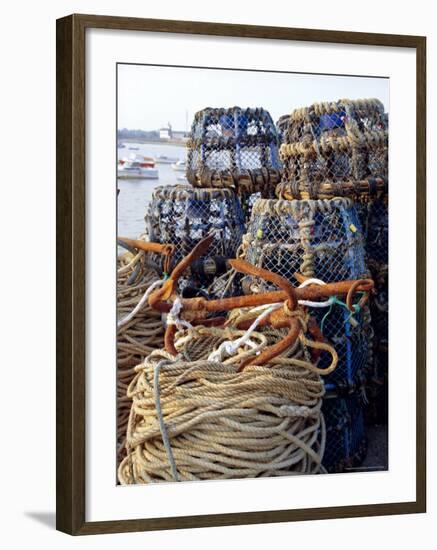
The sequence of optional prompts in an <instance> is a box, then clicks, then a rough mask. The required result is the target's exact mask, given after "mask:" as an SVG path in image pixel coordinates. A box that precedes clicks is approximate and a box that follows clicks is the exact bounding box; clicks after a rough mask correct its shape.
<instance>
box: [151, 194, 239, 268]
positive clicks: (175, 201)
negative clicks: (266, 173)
mask: <svg viewBox="0 0 437 550" xmlns="http://www.w3.org/2000/svg"><path fill="white" fill-rule="evenodd" d="M145 220H146V229H147V232H148V234H149V238H150V240H151V241H152V242H159V243H163V244H165V243H167V244H173V245H175V254H174V256H173V264H172V266H174V265H175V264H176V263H177V262H179V261H180V260H181V259H182V258H183V257H184V256H186V255H187V254H188V253H189V252H191V250H192V249H193V247H194V246H195V245H196V244H197V243H198V242H199V241H200V240H202V239H203V238H204V237H206V236H207V235H209V234H211V233H212V232H214V241H213V243H212V245H211V246H210V248H209V251H208V256H211V257H212V256H220V257H223V258H233V257H234V256H235V254H236V252H237V248H238V246H239V245H240V242H241V238H242V236H243V234H244V231H245V224H244V214H243V211H242V208H241V204H240V201H239V199H238V197H236V196H235V194H234V193H233V192H232V191H231V190H229V189H194V188H192V187H189V186H168V187H158V188H156V189H155V191H154V193H153V197H152V200H151V202H150V205H149V208H148V211H147V214H146V218H145Z"/></svg>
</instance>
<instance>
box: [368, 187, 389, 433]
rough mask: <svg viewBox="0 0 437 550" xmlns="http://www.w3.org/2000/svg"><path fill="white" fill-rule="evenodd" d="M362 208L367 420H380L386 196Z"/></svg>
mask: <svg viewBox="0 0 437 550" xmlns="http://www.w3.org/2000/svg"><path fill="white" fill-rule="evenodd" d="M361 209H362V213H361V218H362V219H363V221H365V223H367V231H366V234H367V238H366V253H367V264H368V266H369V270H370V273H371V276H372V278H373V280H374V282H375V291H374V293H373V294H372V295H371V297H370V311H371V317H372V326H373V332H374V340H373V344H374V345H373V362H372V364H371V365H370V369H369V376H368V381H367V386H366V392H367V396H368V399H369V406H368V408H367V420H368V422H370V423H372V424H382V423H386V422H387V420H388V385H387V383H388V310H389V308H388V197H387V196H386V197H380V198H378V199H376V200H372V201H369V203H368V204H367V205H363V206H361Z"/></svg>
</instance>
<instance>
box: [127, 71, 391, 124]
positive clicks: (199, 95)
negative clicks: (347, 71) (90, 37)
mask: <svg viewBox="0 0 437 550" xmlns="http://www.w3.org/2000/svg"><path fill="white" fill-rule="evenodd" d="M369 97H376V98H378V99H380V100H381V101H382V102H383V104H384V106H385V108H386V111H387V112H388V110H389V80H388V79H383V78H368V77H352V76H331V75H306V74H294V73H285V74H284V73H271V72H253V71H235V70H234V71H232V70H226V69H223V70H222V69H220V70H216V69H203V68H199V69H188V68H185V67H161V66H160V67H151V66H147V65H118V128H130V129H141V130H156V129H158V128H160V127H162V126H167V123H168V122H170V123H171V125H172V127H173V129H174V130H187V129H189V127H190V126H191V121H192V119H193V116H194V113H195V112H196V111H199V110H201V109H203V108H205V107H233V106H236V105H237V106H239V107H243V108H244V107H264V109H267V110H268V111H269V112H270V114H271V116H272V118H273V120H274V121H275V122H276V121H277V120H278V118H279V117H280V116H281V115H283V114H286V113H290V112H291V111H292V110H293V109H296V108H297V107H304V106H308V105H311V104H312V103H314V102H317V101H334V100H337V99H343V98H349V99H357V98H369ZM187 119H188V128H187V127H186V126H187V123H186V120H187Z"/></svg>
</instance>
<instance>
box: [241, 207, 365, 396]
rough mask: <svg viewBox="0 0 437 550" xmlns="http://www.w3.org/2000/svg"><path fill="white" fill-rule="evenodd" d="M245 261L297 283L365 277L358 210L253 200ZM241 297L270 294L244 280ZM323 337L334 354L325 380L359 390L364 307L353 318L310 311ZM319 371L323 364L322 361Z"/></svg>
mask: <svg viewBox="0 0 437 550" xmlns="http://www.w3.org/2000/svg"><path fill="white" fill-rule="evenodd" d="M243 253H244V257H245V259H246V260H247V261H248V262H250V263H252V264H254V265H256V266H258V267H262V268H264V269H267V270H269V271H272V272H273V273H278V274H279V275H281V276H282V277H284V278H286V279H288V280H290V281H292V282H293V283H294V284H296V279H295V277H294V275H295V274H296V273H300V274H302V275H304V276H305V277H315V278H317V279H321V280H322V281H324V282H326V283H330V282H336V281H343V280H351V279H360V278H365V277H367V276H368V272H367V269H366V264H365V254H364V242H363V233H362V229H361V225H360V222H359V219H358V214H357V211H356V209H355V207H354V205H353V203H352V201H351V200H350V199H347V198H338V199H331V200H317V201H313V200H293V201H281V200H265V199H260V200H258V201H256V203H255V204H254V206H253V210H252V217H251V221H250V223H249V226H248V232H247V234H246V235H245V236H244V239H243ZM243 287H244V289H245V292H251V291H255V292H258V291H266V290H271V289H272V287H271V286H269V284H268V283H266V282H265V281H261V280H259V279H255V278H252V277H249V278H246V281H245V284H244V285H243ZM311 313H312V314H313V315H314V316H315V317H316V319H317V321H318V323H319V326H320V327H321V328H322V331H323V334H324V336H325V338H326V339H327V340H328V341H329V342H331V343H332V344H333V345H334V347H335V348H336V351H337V353H338V355H339V364H338V367H337V369H336V370H335V371H334V372H333V373H331V374H330V375H329V376H327V377H326V379H325V381H326V384H327V385H328V388H330V386H329V385H330V384H331V385H333V384H335V386H337V389H342V388H343V387H344V389H345V390H346V391H349V390H350V389H351V386H354V387H355V386H357V385H361V383H362V377H363V375H364V370H365V369H366V367H367V361H368V359H369V347H370V342H371V328H370V324H369V323H370V316H369V312H368V308H363V309H362V310H360V311H357V312H356V313H355V314H354V315H353V317H351V313H350V311H349V310H347V309H346V307H345V306H344V304H342V303H341V302H339V301H338V302H336V303H334V304H332V305H331V307H330V308H323V309H315V310H311ZM321 361H322V365H321V366H322V367H324V365H323V359H322V360H321Z"/></svg>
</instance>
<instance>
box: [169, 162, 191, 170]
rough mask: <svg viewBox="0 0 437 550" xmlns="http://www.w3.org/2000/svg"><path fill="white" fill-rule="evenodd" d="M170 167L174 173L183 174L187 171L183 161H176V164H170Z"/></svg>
mask: <svg viewBox="0 0 437 550" xmlns="http://www.w3.org/2000/svg"><path fill="white" fill-rule="evenodd" d="M171 167H172V168H173V170H175V171H176V172H185V171H186V169H187V163H186V162H185V161H184V160H178V161H177V162H175V163H174V164H172V165H171Z"/></svg>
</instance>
